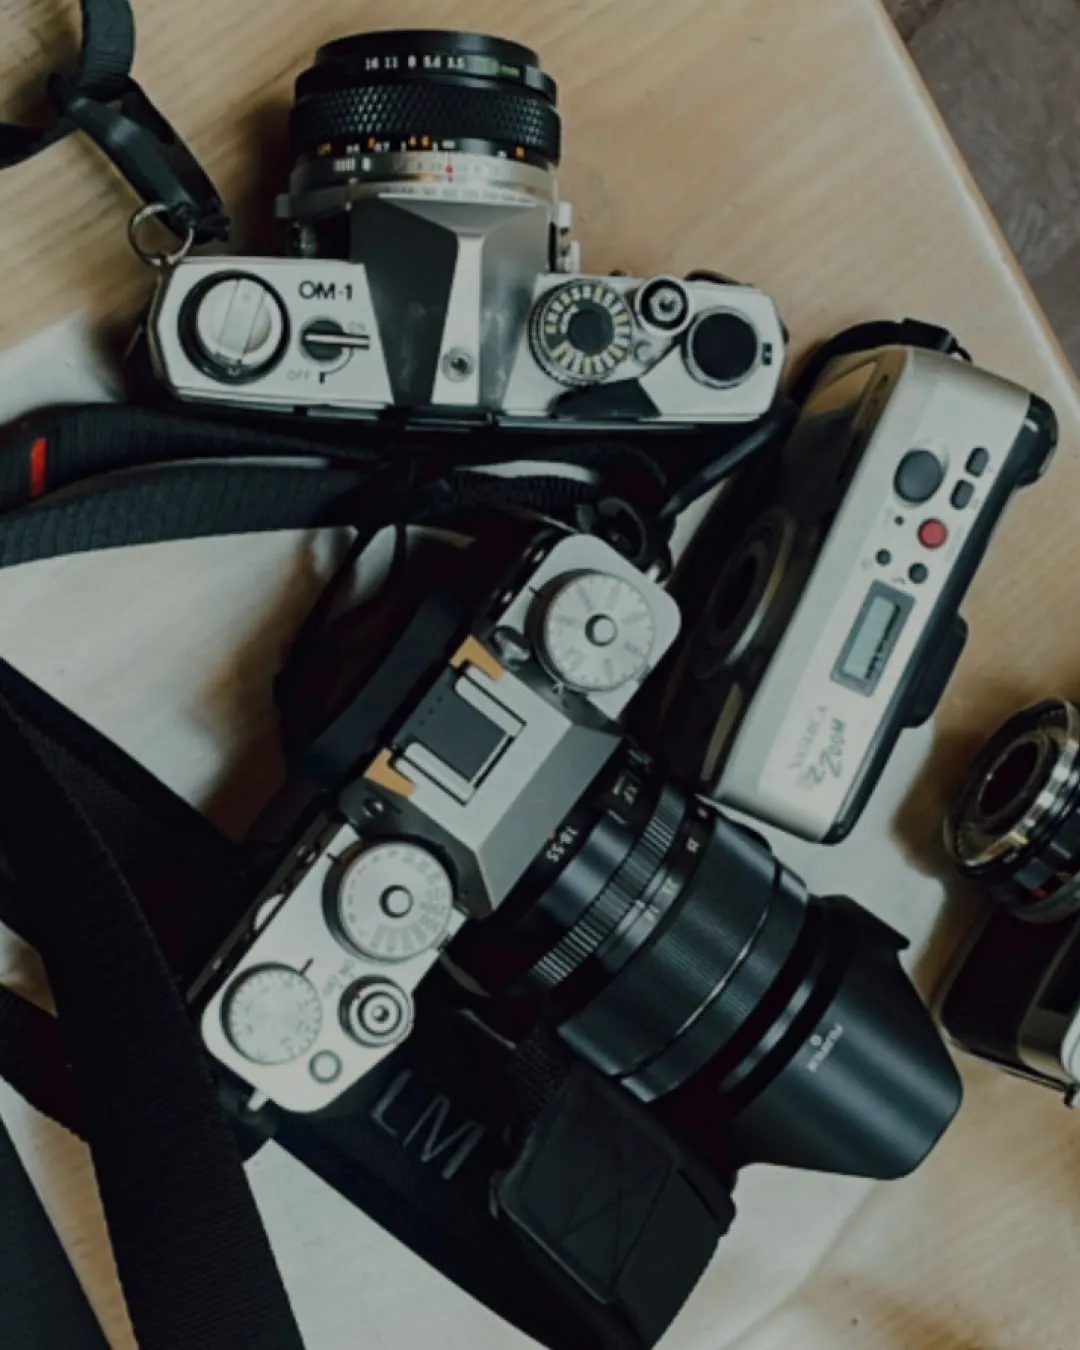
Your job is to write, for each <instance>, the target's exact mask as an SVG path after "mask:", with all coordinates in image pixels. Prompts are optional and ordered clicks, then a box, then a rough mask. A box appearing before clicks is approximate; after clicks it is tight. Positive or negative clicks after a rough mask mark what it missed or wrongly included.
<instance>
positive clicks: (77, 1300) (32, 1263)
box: [0, 1124, 108, 1350]
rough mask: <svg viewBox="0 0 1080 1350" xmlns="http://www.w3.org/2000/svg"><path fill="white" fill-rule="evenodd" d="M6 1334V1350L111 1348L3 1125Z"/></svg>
mask: <svg viewBox="0 0 1080 1350" xmlns="http://www.w3.org/2000/svg"><path fill="white" fill-rule="evenodd" d="M0 1215H2V1219H3V1221H2V1222H0V1334H2V1335H3V1338H4V1350H41V1347H42V1346H43V1345H47V1346H62V1347H64V1350H108V1345H107V1344H106V1341H105V1338H104V1336H103V1335H102V1334H101V1328H100V1327H99V1326H98V1324H97V1321H96V1320H95V1318H94V1314H93V1312H92V1311H91V1309H90V1304H89V1303H88V1302H87V1300H86V1296H85V1294H84V1293H83V1291H82V1289H81V1288H80V1287H79V1282H78V1280H77V1279H76V1278H75V1272H74V1271H73V1270H72V1269H71V1267H70V1265H69V1264H68V1261H67V1258H66V1256H65V1255H64V1249H63V1248H62V1247H61V1245H60V1242H59V1239H58V1238H57V1236H56V1233H55V1232H54V1231H53V1228H52V1225H51V1224H50V1223H49V1220H48V1216H47V1215H46V1213H45V1211H44V1209H43V1208H42V1206H41V1201H40V1200H39V1199H38V1197H37V1194H36V1193H35V1191H34V1188H33V1185H32V1184H31V1182H30V1178H29V1177H28V1176H27V1175H26V1172H25V1171H24V1170H23V1166H22V1163H21V1162H20V1160H19V1155H18V1153H16V1151H15V1148H14V1145H13V1144H12V1142H11V1139H10V1138H9V1137H8V1134H7V1131H6V1130H5V1129H4V1127H3V1125H2V1124H0Z"/></svg>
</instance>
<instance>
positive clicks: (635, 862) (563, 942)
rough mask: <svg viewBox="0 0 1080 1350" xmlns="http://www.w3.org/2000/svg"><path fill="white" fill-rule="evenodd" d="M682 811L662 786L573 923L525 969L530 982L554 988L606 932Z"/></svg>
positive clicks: (649, 871)
mask: <svg viewBox="0 0 1080 1350" xmlns="http://www.w3.org/2000/svg"><path fill="white" fill-rule="evenodd" d="M685 811H686V801H685V798H684V797H683V796H682V794H681V793H679V792H676V791H675V790H674V789H673V788H669V787H665V788H663V790H662V791H661V793H660V798H659V800H658V801H657V803H656V808H655V810H654V811H653V813H652V816H651V818H650V820H649V823H648V824H647V825H646V826H645V829H644V830H643V831H642V833H641V838H640V839H639V840H638V841H637V843H636V844H635V845H634V847H633V848H632V849H631V850H630V853H629V855H628V856H627V858H626V860H625V862H623V864H622V865H621V866H620V867H619V868H618V870H617V871H616V872H615V874H614V876H613V877H612V878H611V880H610V881H609V882H608V884H607V885H606V886H605V887H604V889H603V890H602V891H601V892H600V894H599V895H598V896H597V897H596V900H595V901H594V902H593V903H592V904H591V905H590V906H589V908H588V909H587V910H586V911H585V913H584V914H583V915H582V917H581V918H580V919H579V920H578V922H577V923H576V924H574V926H573V927H572V928H570V929H568V930H567V932H566V933H564V934H563V936H562V937H561V938H560V939H559V941H558V942H557V943H556V944H555V945H554V947H552V948H551V950H550V951H548V952H546V953H545V954H544V956H542V957H541V958H540V960H539V961H537V962H536V964H535V965H534V966H533V967H532V969H531V970H530V971H529V976H528V978H529V979H530V980H531V981H532V982H533V983H535V984H538V985H540V986H542V987H543V988H546V989H553V988H555V986H556V985H558V984H561V983H562V981H563V980H565V979H567V978H569V976H571V975H572V974H573V973H574V971H575V970H577V969H578V968H579V967H580V966H581V964H582V962H583V961H586V960H587V959H588V958H589V957H590V956H592V955H593V953H594V952H596V951H597V950H598V949H599V948H600V946H601V945H602V944H603V943H604V941H605V940H606V939H607V938H609V937H610V936H611V934H612V933H613V932H614V931H615V929H616V927H617V926H618V924H619V923H620V921H621V920H622V919H623V917H624V916H625V915H626V914H627V912H628V911H629V910H630V909H631V908H632V907H633V906H634V905H635V904H637V902H638V901H639V900H640V898H641V896H642V894H643V893H644V891H645V890H646V888H647V887H648V885H649V882H650V881H652V879H653V877H655V876H656V874H657V872H658V871H659V870H660V867H661V866H662V865H663V862H664V859H665V858H666V857H667V855H668V852H669V851H670V849H671V846H672V844H673V843H674V842H675V837H676V835H677V834H678V831H679V826H680V824H681V823H682V819H683V816H684V815H685Z"/></svg>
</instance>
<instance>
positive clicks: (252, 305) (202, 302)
mask: <svg viewBox="0 0 1080 1350" xmlns="http://www.w3.org/2000/svg"><path fill="white" fill-rule="evenodd" d="M181 322H182V324H184V325H185V326H188V331H189V332H190V334H191V337H192V338H193V339H194V346H195V348H196V350H197V354H198V356H199V357H200V358H201V364H202V365H203V367H204V369H205V370H206V372H207V373H208V374H209V375H212V376H213V377H214V378H215V379H218V380H227V381H242V380H252V379H256V378H257V377H258V376H259V375H263V374H265V373H266V372H267V371H268V370H270V368H271V367H272V366H273V365H274V364H275V363H276V362H277V360H278V358H279V357H280V355H281V353H282V351H283V349H284V347H285V340H286V335H287V325H286V320H285V311H284V309H283V308H282V304H281V301H280V300H279V299H278V297H277V295H276V293H275V292H274V291H273V290H271V288H270V287H269V286H267V285H266V283H265V282H262V281H260V280H259V279H258V278H257V277H250V276H238V275H236V274H235V273H234V274H232V275H228V274H226V275H224V276H221V277H215V278H213V279H212V280H211V281H210V282H209V283H208V284H207V285H205V286H201V287H199V288H198V289H197V290H196V291H194V292H193V293H192V294H191V296H189V298H188V300H187V302H186V303H185V305H184V310H183V312H182V315H181Z"/></svg>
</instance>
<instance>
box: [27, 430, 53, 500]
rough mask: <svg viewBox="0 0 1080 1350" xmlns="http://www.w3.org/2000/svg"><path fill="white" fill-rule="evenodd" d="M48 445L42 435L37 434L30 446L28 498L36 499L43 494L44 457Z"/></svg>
mask: <svg viewBox="0 0 1080 1350" xmlns="http://www.w3.org/2000/svg"><path fill="white" fill-rule="evenodd" d="M48 449H49V445H48V442H47V441H46V439H45V437H44V436H39V437H38V438H37V440H36V441H35V442H34V444H33V445H32V446H31V447H30V500H31V501H36V500H37V499H38V497H43V496H44V495H45V486H46V484H45V457H46V454H47V452H48Z"/></svg>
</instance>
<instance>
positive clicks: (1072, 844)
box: [938, 698, 1080, 1106]
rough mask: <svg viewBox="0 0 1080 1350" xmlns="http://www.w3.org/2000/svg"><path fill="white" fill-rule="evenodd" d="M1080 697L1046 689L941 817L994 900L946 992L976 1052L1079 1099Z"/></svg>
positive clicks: (954, 1024)
mask: <svg viewBox="0 0 1080 1350" xmlns="http://www.w3.org/2000/svg"><path fill="white" fill-rule="evenodd" d="M1078 808H1080V708H1078V707H1077V705H1076V704H1075V703H1072V702H1070V701H1068V700H1067V699H1062V698H1053V699H1046V700H1045V701H1044V702H1042V703H1038V704H1036V705H1035V706H1034V707H1032V708H1027V709H1025V710H1024V711H1023V712H1020V713H1017V714H1016V716H1014V717H1011V718H1010V719H1009V720H1008V721H1007V722H1006V723H1005V724H1004V725H1003V726H1002V727H1001V728H1000V729H999V730H998V731H997V732H995V734H994V735H993V736H992V737H991V738H990V740H989V741H988V742H987V743H986V745H985V746H984V747H983V749H982V750H981V751H980V752H979V754H978V755H977V756H976V757H975V760H974V762H973V763H972V765H971V768H970V769H969V771H968V774H967V776H966V778H965V780H964V783H963V785H962V786H961V788H960V791H959V792H958V794H957V796H956V799H955V801H954V803H953V806H952V808H951V810H950V812H949V815H948V817H947V819H946V824H945V842H946V845H947V847H948V849H949V852H950V854H951V855H952V858H953V860H954V862H955V863H956V866H957V868H958V869H959V871H960V873H961V874H962V875H963V876H965V877H966V878H968V879H969V880H971V881H973V882H975V883H976V884H977V885H979V886H980V887H981V888H983V890H984V891H985V892H986V894H987V896H988V897H989V898H990V899H991V900H992V901H993V902H994V903H993V905H992V906H991V907H988V909H987V912H986V914H985V915H984V916H983V917H982V918H981V920H980V921H979V922H978V923H977V924H976V926H975V928H974V930H973V931H972V934H971V936H970V938H969V940H968V942H967V943H966V944H965V946H964V948H963V949H962V951H961V952H960V954H959V958H958V960H957V962H956V963H955V965H954V967H953V970H952V971H951V973H950V974H949V976H948V978H947V979H946V981H945V983H944V985H943V988H942V990H941V992H940V994H939V997H938V1007H939V1010H940V1015H941V1019H942V1022H943V1025H944V1026H945V1029H946V1030H947V1031H948V1033H949V1035H950V1036H951V1037H952V1039H953V1040H954V1041H955V1042H956V1043H957V1044H958V1045H960V1046H961V1047H963V1048H964V1049H965V1050H968V1051H969V1052H970V1053H972V1054H975V1055H979V1056H980V1057H982V1058H983V1059H988V1060H990V1061H991V1062H992V1063H995V1064H997V1065H999V1066H1000V1067H1002V1068H1005V1069H1007V1070H1009V1071H1010V1072H1012V1073H1015V1074H1018V1075H1020V1076H1021V1077H1024V1078H1029V1079H1032V1080H1033V1081H1035V1082H1039V1083H1045V1084H1047V1085H1048V1086H1051V1087H1053V1088H1055V1089H1056V1090H1058V1091H1063V1092H1064V1093H1065V1094H1066V1097H1067V1100H1068V1101H1069V1104H1070V1105H1073V1106H1075V1105H1080V809H1078Z"/></svg>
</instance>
